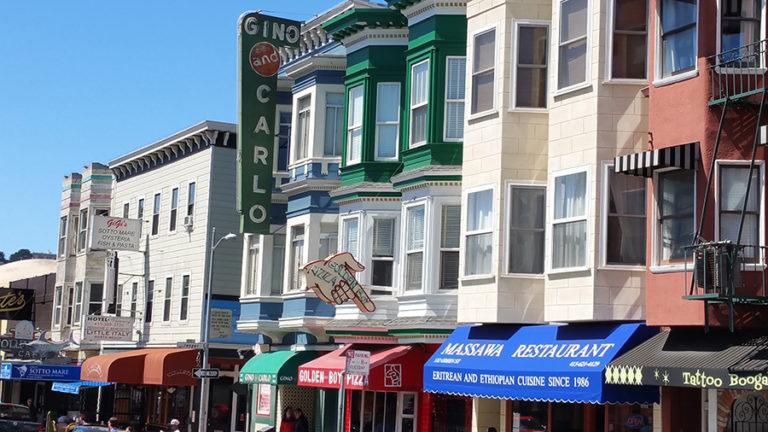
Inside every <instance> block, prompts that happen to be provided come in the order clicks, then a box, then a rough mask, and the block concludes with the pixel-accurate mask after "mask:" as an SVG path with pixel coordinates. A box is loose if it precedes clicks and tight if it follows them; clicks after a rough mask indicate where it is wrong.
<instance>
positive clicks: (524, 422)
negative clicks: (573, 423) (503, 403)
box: [507, 400, 582, 431]
mask: <svg viewBox="0 0 768 432" xmlns="http://www.w3.org/2000/svg"><path fill="white" fill-rule="evenodd" d="M549 405H550V403H549V402H538V401H520V400H515V401H509V402H508V405H507V406H508V409H509V410H510V411H511V413H512V415H511V416H510V420H509V422H510V425H511V427H512V429H513V430H520V431H546V430H550V429H549V428H548V426H549ZM515 428H517V429H515ZM566 430H568V429H566ZM576 430H579V431H580V430H582V428H581V427H579V428H577V429H576Z"/></svg>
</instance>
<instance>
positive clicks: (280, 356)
mask: <svg viewBox="0 0 768 432" xmlns="http://www.w3.org/2000/svg"><path fill="white" fill-rule="evenodd" d="M315 358H317V352H316V351H274V352H268V353H263V354H259V355H257V356H254V357H252V358H251V359H250V360H248V363H246V364H245V365H243V368H242V369H240V382H241V383H243V384H275V385H285V384H293V385H295V384H296V383H297V382H298V376H299V366H301V365H302V364H304V363H306V362H308V361H310V360H314V359H315Z"/></svg>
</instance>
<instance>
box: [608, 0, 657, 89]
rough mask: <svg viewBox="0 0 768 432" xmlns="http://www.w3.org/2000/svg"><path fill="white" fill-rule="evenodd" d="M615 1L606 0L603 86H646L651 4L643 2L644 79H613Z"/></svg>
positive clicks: (648, 1)
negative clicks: (606, 32)
mask: <svg viewBox="0 0 768 432" xmlns="http://www.w3.org/2000/svg"><path fill="white" fill-rule="evenodd" d="M615 5H616V0H608V6H607V9H608V10H607V12H606V20H607V23H606V28H607V29H608V34H607V35H606V39H607V40H606V42H605V50H606V51H605V52H606V55H605V57H606V61H605V77H606V79H605V82H603V84H633V85H648V76H649V75H650V72H651V71H650V57H651V56H650V53H649V51H648V45H649V43H650V35H651V2H650V0H645V78H614V76H613V34H614V32H615V31H616V17H615V16H614V10H615Z"/></svg>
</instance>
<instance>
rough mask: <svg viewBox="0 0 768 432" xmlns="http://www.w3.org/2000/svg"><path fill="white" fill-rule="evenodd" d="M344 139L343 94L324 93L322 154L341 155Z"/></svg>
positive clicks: (327, 155) (329, 155) (328, 155)
mask: <svg viewBox="0 0 768 432" xmlns="http://www.w3.org/2000/svg"><path fill="white" fill-rule="evenodd" d="M343 139H344V94H343V93H326V94H325V141H324V142H323V156H326V157H335V156H341V144H342V141H343Z"/></svg>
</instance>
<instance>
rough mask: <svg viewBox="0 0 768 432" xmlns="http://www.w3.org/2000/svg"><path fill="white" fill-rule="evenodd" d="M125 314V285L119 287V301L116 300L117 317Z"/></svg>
mask: <svg viewBox="0 0 768 432" xmlns="http://www.w3.org/2000/svg"><path fill="white" fill-rule="evenodd" d="M122 314H123V284H120V285H118V286H117V299H115V316H121V315H122Z"/></svg>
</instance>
